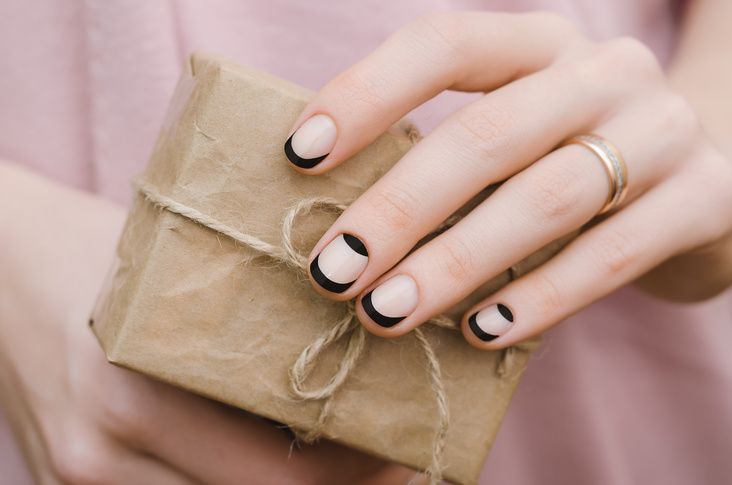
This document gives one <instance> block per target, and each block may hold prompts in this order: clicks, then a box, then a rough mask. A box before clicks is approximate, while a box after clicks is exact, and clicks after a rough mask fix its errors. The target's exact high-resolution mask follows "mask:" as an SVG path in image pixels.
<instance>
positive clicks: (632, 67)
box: [599, 37, 664, 82]
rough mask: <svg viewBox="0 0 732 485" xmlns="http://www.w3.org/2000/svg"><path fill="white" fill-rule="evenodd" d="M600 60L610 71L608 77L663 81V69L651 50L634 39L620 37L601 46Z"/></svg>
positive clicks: (607, 73)
mask: <svg viewBox="0 0 732 485" xmlns="http://www.w3.org/2000/svg"><path fill="white" fill-rule="evenodd" d="M599 54H600V55H599V58H600V60H601V61H602V62H603V63H604V65H605V67H606V69H608V71H607V72H606V73H605V75H606V76H610V75H612V76H613V79H617V77H618V76H620V77H621V78H623V79H626V78H628V77H630V78H632V79H640V80H646V81H657V82H660V81H662V80H663V78H664V76H663V69H662V68H661V65H660V64H659V62H658V60H657V59H656V56H655V55H654V54H653V52H652V51H651V49H650V48H648V47H647V46H646V45H645V44H644V43H642V42H641V41H639V40H637V39H634V38H632V37H620V38H618V39H614V40H611V41H608V42H605V43H603V44H600V45H599Z"/></svg>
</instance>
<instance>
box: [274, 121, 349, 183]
mask: <svg viewBox="0 0 732 485" xmlns="http://www.w3.org/2000/svg"><path fill="white" fill-rule="evenodd" d="M337 140H338V128H337V127H336V123H335V121H333V118H331V117H330V116H329V115H327V114H324V113H319V114H315V115H313V116H311V117H310V118H308V119H307V120H305V122H304V123H302V124H301V125H300V126H299V128H297V130H295V132H294V133H292V134H291V135H290V136H289V138H287V140H286V141H285V146H284V151H285V156H286V157H287V159H288V160H289V161H290V163H291V164H292V165H293V167H294V168H295V169H297V170H298V171H299V172H302V173H306V174H317V173H322V172H323V171H324V170H314V169H316V167H319V166H320V165H321V163H322V162H323V161H324V160H325V159H326V158H328V156H329V155H330V153H331V152H332V151H333V148H334V147H335V145H336V142H337Z"/></svg>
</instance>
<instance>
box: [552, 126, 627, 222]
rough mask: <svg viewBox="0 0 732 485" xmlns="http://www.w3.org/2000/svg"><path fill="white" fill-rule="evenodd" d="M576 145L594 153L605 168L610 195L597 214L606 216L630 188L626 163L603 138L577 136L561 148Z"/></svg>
mask: <svg viewBox="0 0 732 485" xmlns="http://www.w3.org/2000/svg"><path fill="white" fill-rule="evenodd" d="M574 144H577V145H583V146H585V147H587V148H589V149H590V150H592V153H594V154H595V155H597V157H598V158H599V159H600V161H602V165H603V166H604V167H605V172H607V176H608V182H610V193H609V194H608V197H607V201H606V202H605V205H604V206H602V209H600V212H598V213H597V214H598V215H599V214H604V213H605V212H607V211H609V210H610V209H612V208H614V207H615V206H617V205H618V204H620V203H621V202H622V201H623V199H624V198H625V194H626V192H627V188H628V169H627V167H626V166H625V161H624V160H623V157H622V156H621V155H620V152H619V151H618V149H617V148H615V145H613V144H612V143H610V142H609V141H608V140H606V139H605V138H603V137H601V136H598V135H593V134H590V135H581V136H575V137H574V138H570V139H569V140H567V141H565V142H564V143H562V144H561V145H560V147H563V146H567V145H574Z"/></svg>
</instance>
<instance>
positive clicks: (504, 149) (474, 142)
mask: <svg viewBox="0 0 732 485" xmlns="http://www.w3.org/2000/svg"><path fill="white" fill-rule="evenodd" d="M515 124H516V123H515V119H514V116H513V114H512V113H511V112H510V111H509V110H507V109H503V108H501V107H499V106H492V107H491V109H476V108H473V107H467V108H464V109H461V110H459V111H458V112H457V113H455V115H454V116H453V120H452V123H450V124H448V125H447V126H446V127H445V130H446V132H447V133H449V135H450V136H451V137H453V138H454V139H455V141H456V143H458V144H459V145H460V146H461V147H462V148H463V149H465V150H468V151H470V152H472V153H473V154H475V155H476V158H477V160H478V161H479V162H483V161H485V160H499V159H501V158H503V157H505V156H507V155H508V154H509V153H510V151H511V133H512V132H513V128H514V126H515Z"/></svg>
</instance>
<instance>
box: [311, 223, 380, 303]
mask: <svg viewBox="0 0 732 485" xmlns="http://www.w3.org/2000/svg"><path fill="white" fill-rule="evenodd" d="M368 260H369V253H368V251H367V250H366V246H365V245H364V243H363V242H362V241H361V240H360V239H359V238H357V237H356V236H352V235H350V234H341V235H339V236H338V237H336V238H335V239H333V241H331V242H330V244H328V245H327V246H326V247H325V248H323V250H322V251H321V252H320V254H318V255H317V256H316V257H315V259H313V262H312V263H310V274H311V275H312V276H313V279H314V280H315V282H316V283H318V284H319V285H320V286H322V287H323V288H324V289H326V290H328V291H330V292H332V293H343V292H344V291H346V290H347V289H348V288H350V287H351V286H352V285H353V283H355V282H356V280H357V279H358V277H359V276H360V275H361V273H363V270H364V269H365V268H366V264H367V263H368Z"/></svg>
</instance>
